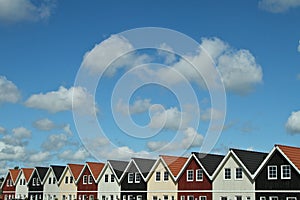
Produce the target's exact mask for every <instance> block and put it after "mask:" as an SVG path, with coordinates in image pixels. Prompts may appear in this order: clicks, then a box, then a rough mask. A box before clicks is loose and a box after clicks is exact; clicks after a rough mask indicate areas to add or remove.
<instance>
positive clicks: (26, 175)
mask: <svg viewBox="0 0 300 200" xmlns="http://www.w3.org/2000/svg"><path fill="white" fill-rule="evenodd" d="M33 170H34V168H21V170H20V173H19V175H18V177H17V180H16V183H17V182H18V181H19V179H20V177H21V175H22V174H24V178H25V180H26V183H28V180H29V178H30V176H31V174H32V172H33Z"/></svg>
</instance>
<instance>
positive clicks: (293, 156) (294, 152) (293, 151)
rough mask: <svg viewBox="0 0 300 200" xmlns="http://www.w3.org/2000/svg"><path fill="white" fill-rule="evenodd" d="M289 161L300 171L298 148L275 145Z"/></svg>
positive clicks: (299, 150)
mask: <svg viewBox="0 0 300 200" xmlns="http://www.w3.org/2000/svg"><path fill="white" fill-rule="evenodd" d="M276 146H277V147H278V148H279V149H280V150H281V151H282V152H283V153H284V154H285V155H286V156H287V157H288V158H289V160H290V161H291V162H292V163H293V164H294V165H295V166H296V167H297V168H298V170H300V148H299V147H291V146H284V145H276Z"/></svg>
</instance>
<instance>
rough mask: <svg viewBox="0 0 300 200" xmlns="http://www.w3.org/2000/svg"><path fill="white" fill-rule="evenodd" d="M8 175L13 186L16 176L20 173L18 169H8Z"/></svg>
mask: <svg viewBox="0 0 300 200" xmlns="http://www.w3.org/2000/svg"><path fill="white" fill-rule="evenodd" d="M9 173H10V177H11V180H12V181H13V184H15V183H16V180H17V178H18V175H19V173H20V169H9Z"/></svg>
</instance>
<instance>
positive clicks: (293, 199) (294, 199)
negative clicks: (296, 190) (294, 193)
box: [286, 197, 297, 200]
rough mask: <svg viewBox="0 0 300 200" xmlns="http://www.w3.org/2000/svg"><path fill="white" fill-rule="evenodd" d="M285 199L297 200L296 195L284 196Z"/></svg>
mask: <svg viewBox="0 0 300 200" xmlns="http://www.w3.org/2000/svg"><path fill="white" fill-rule="evenodd" d="M286 200H297V197H286Z"/></svg>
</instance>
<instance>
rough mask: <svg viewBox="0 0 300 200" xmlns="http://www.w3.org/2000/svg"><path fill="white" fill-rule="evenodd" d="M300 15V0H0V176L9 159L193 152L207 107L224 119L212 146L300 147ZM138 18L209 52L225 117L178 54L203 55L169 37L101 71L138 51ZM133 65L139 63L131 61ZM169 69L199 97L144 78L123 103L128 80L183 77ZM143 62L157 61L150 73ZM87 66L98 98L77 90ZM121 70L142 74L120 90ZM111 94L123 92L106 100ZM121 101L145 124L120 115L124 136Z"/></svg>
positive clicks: (221, 149)
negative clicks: (134, 34)
mask: <svg viewBox="0 0 300 200" xmlns="http://www.w3.org/2000/svg"><path fill="white" fill-rule="evenodd" d="M17 11H18V12H17ZM299 19H300V1H299V0H293V1H284V0H259V1H238V0H236V1H235V0H230V1H215V0H212V1H189V2H182V1H172V3H170V2H167V1H162V2H160V1H154V2H153V1H144V2H141V1H131V2H125V1H110V2H104V1H96V0H92V1H59V0H56V1H53V0H43V1H33V0H0V38H1V39H0V41H1V45H0V52H1V54H0V58H1V59H0V69H1V70H0V116H1V117H0V168H1V170H0V174H4V173H5V172H6V169H7V168H9V167H14V166H16V165H19V166H21V167H26V166H35V165H47V164H49V163H51V164H54V163H55V164H66V163H69V162H74V163H80V162H84V161H87V160H102V161H105V160H106V159H128V158H129V157H130V156H144V157H153V156H155V155H157V154H175V155H183V154H186V153H188V152H190V151H199V149H200V147H201V146H202V145H203V141H205V137H206V136H207V129H208V125H209V122H210V121H209V119H210V114H211V113H213V114H212V118H213V120H216V121H218V120H220V121H222V119H223V117H225V123H224V127H222V132H221V135H220V137H218V138H216V139H217V140H216V144H215V145H214V146H212V152H215V153H226V150H227V149H228V148H231V147H234V148H242V149H253V150H258V151H266V152H267V151H269V150H270V149H271V148H272V146H273V145H274V144H278V143H280V144H286V145H292V146H300V105H299V99H300V93H299V88H300V86H299V85H300V62H299V61H300V43H299V41H300V22H299ZM143 27H161V28H164V29H163V30H165V31H167V32H168V31H171V30H174V31H177V32H178V33H179V32H180V33H182V34H185V35H186V36H187V37H189V38H191V39H193V40H195V41H196V42H198V43H199V47H200V45H201V47H202V48H204V49H205V50H206V51H207V55H209V56H207V58H208V57H211V58H212V63H214V67H215V68H216V69H217V70H218V71H219V72H220V76H221V77H220V78H222V80H223V85H224V87H225V90H226V115H225V113H224V112H223V111H224V110H223V111H222V110H218V109H217V108H213V107H212V105H211V99H210V93H209V91H208V90H207V89H205V87H203V84H202V83H203V82H201V81H199V80H198V79H197V78H198V77H197V75H195V74H193V71H190V70H189V69H191V68H189V67H188V64H187V63H183V64H182V63H181V62H183V61H182V60H183V59H182V58H187V59H190V61H192V64H196V65H197V64H201V62H202V61H203V60H201V56H199V55H201V52H200V53H199V52H197V51H195V52H192V53H193V54H192V55H190V54H186V55H175V54H172V53H170V52H172V51H173V50H175V49H174V48H175V47H173V46H172V44H166V45H165V44H163V43H160V44H159V45H160V46H158V47H159V48H161V49H162V51H159V50H157V49H143V50H135V51H132V52H130V53H128V54H127V56H123V57H121V58H120V59H119V60H118V62H117V63H116V64H115V65H112V66H111V68H110V69H116V72H115V73H112V72H110V71H108V72H107V74H105V73H104V75H103V76H101V78H99V76H100V75H99V73H100V72H101V70H103V65H104V64H105V62H108V61H109V60H108V61H107V60H106V59H107V58H110V56H112V57H114V56H116V55H118V53H122V52H127V51H131V50H134V49H135V48H136V46H135V45H134V41H132V40H131V39H129V38H126V37H125V36H126V34H123V33H124V31H127V30H131V29H133V30H134V29H136V28H143ZM140 30H143V29H140ZM154 32H155V31H154ZM171 32H172V31H171ZM125 33H126V32H125ZM127 33H128V32H127ZM173 33H174V32H173ZM120 34H121V35H120ZM154 35H155V34H154ZM154 35H152V36H151V34H150V35H147V34H145V35H143V34H140V35H139V36H138V38H136V39H141V38H143V37H144V38H143V40H149V38H148V37H154ZM123 36H124V37H123ZM179 42H180V41H179ZM182 44H183V43H182ZM188 53H191V52H188ZM197 53H199V54H197ZM202 53H203V52H202ZM149 63H156V64H158V65H155V64H153V65H151V64H149ZM178 63H179V64H178ZM180 63H181V65H180ZM143 64H146V65H143ZM138 65H141V66H142V67H141V68H139V69H140V71H139V69H137V68H134V67H133V66H138ZM166 66H169V67H167V68H166ZM172 67H173V68H174V69H177V70H178V72H179V73H180V74H182V75H183V76H186V81H187V82H185V83H190V85H191V87H192V89H193V91H194V92H195V94H196V95H195V97H196V103H197V104H192V103H190V102H189V100H190V98H184V100H182V101H184V102H180V101H181V100H178V99H176V98H177V97H178V96H180V95H181V96H185V94H186V96H187V97H190V96H189V95H190V94H188V92H186V93H184V92H183V93H181V92H180V91H185V90H182V89H180V87H183V86H184V85H179V86H178V87H177V86H176V87H177V89H178V88H179V89H178V93H180V94H178V93H177V94H174V93H172V91H170V88H166V87H162V86H161V85H159V84H158V85H154V84H152V85H151V84H149V85H145V86H143V87H140V88H139V89H138V90H136V91H135V92H134V93H133V94H132V95H131V96H130V99H129V103H128V102H126V101H122V100H124V99H122V98H125V95H127V94H128V93H127V89H129V88H130V87H129V86H131V84H134V82H135V81H144V82H146V81H147V79H150V78H152V79H151V80H156V78H158V79H157V80H160V81H162V80H163V81H165V82H166V83H170V82H172V81H173V80H175V81H178V79H176V76H174V74H173V75H172V73H171V74H170V71H168V70H165V69H171V68H172ZM185 67H186V68H185ZM145 69H148V70H152V71H151V72H152V74H151V76H150V74H145V73H149V71H143V70H145ZM131 70H132V71H131ZM135 70H136V71H135ZM82 71H83V72H85V73H86V72H92V74H94V75H92V76H91V77H88V78H87V79H85V81H86V82H87V83H88V84H90V83H91V82H93V83H94V84H95V83H97V78H99V84H98V85H95V86H96V88H95V92H96V93H95V99H94V97H93V95H94V94H93V93H92V92H91V91H90V90H89V89H87V88H85V87H84V86H85V83H86V82H84V81H83V82H84V83H82V82H81V83H78V82H76V81H78V79H76V76H77V75H78V74H80V72H82ZM128 71H129V72H132V74H133V75H137V74H138V75H145V77H146V78H144V79H138V78H137V76H136V77H135V78H132V79H129V80H130V81H132V82H129V83H127V82H126V84H123V85H122V84H119V85H118V86H119V87H121V86H123V87H121V89H120V90H117V89H116V85H117V84H118V81H119V80H121V78H122V77H124V76H125V75H126V72H128ZM190 72H191V73H190ZM211 73H212V72H209V73H208V74H211ZM87 74H88V73H87ZM132 74H131V75H132ZM79 76H80V75H79ZM125 77H126V76H125ZM149 77H150V78H149ZM164 77H166V78H164ZM200 79H201V78H200ZM179 82H180V83H182V82H181V81H179ZM76 84H77V85H76ZM88 84H87V85H88ZM127 84H128V85H127ZM120 85H121V86H120ZM171 85H172V84H170V85H169V86H171ZM127 86H128V87H127ZM176 87H175V88H176ZM114 91H118V92H117V93H116V99H115V100H112V99H113V98H112V97H113V96H112V95H113V94H114V93H113V92H114ZM122 91H124V92H122ZM73 92H74V93H75V97H74V98H75V100H74V101H75V104H74V107H73V108H72V95H73ZM122 95H123V96H122ZM176 95H178V96H176ZM94 100H95V101H94ZM111 102H113V103H112V104H111ZM180 103H182V104H183V107H180ZM187 105H189V106H187ZM94 109H95V110H96V112H95V110H94ZM126 109H129V112H130V113H131V116H132V119H133V121H134V122H135V123H136V124H138V125H140V126H145V127H144V128H145V129H143V131H140V132H135V129H134V128H133V127H131V126H129V125H128V124H126V123H125V125H124V124H123V126H125V128H127V131H128V134H126V133H125V132H124V130H123V131H122V127H121V128H120V127H119V126H118V125H117V124H116V121H115V120H116V118H114V117H119V118H118V119H120V120H121V122H124V119H125V117H126V116H127V114H126V111H127V110H126ZM198 109H199V110H200V112H197V110H198ZM199 110H198V111H199ZM212 110H213V111H212ZM72 111H74V112H75V114H74V112H72ZM81 111H84V112H83V113H81ZM73 114H74V116H75V119H74V116H73ZM113 114H114V115H113ZM127 117H128V116H127ZM164 117H165V118H164ZM179 118H180V119H182V121H181V122H182V124H181V125H182V126H181V127H178V122H180V121H178V120H179ZM163 119H166V123H165V124H161V121H163ZM76 120H79V122H78V121H77V122H76ZM125 122H126V121H125ZM197 123H199V125H197ZM99 124H100V125H99ZM99 126H100V127H101V128H102V130H101V131H102V134H99V133H98V132H97V130H98V129H97V128H98V127H99ZM123 128H124V127H123ZM139 128H141V127H139ZM159 128H162V130H161V131H158V130H159ZM219 128H220V127H219ZM137 130H138V131H139V130H141V129H137ZM153 131H154V132H153ZM155 131H156V132H155ZM154 133H155V134H154ZM130 134H131V135H130ZM136 134H137V135H136ZM151 134H153V136H152V137H149V135H151ZM132 135H135V137H133V136H132ZM143 137H144V138H143ZM177 137H178V138H177ZM169 142H171V144H170V145H167V144H168V143H169ZM111 144H113V145H111ZM161 147H166V148H163V149H160V148H161ZM159 149H160V150H159Z"/></svg>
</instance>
